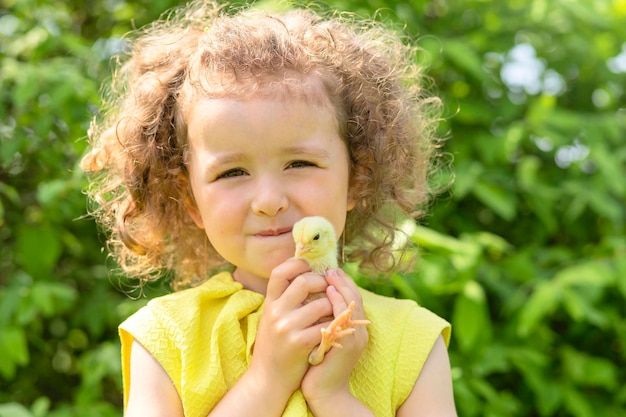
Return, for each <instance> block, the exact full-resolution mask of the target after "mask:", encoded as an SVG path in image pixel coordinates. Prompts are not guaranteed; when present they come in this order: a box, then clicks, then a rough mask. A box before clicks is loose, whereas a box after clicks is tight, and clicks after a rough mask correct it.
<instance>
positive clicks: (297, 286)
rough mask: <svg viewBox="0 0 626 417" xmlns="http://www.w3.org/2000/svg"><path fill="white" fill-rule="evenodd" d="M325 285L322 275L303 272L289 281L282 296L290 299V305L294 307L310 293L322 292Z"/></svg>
mask: <svg viewBox="0 0 626 417" xmlns="http://www.w3.org/2000/svg"><path fill="white" fill-rule="evenodd" d="M326 287H328V282H326V279H325V278H324V277H323V276H321V275H319V274H314V273H307V272H305V273H304V274H301V275H299V276H297V277H296V278H294V279H293V280H292V281H291V283H290V284H289V287H288V288H287V289H285V291H284V296H285V298H286V299H288V300H290V301H291V302H290V305H291V306H292V307H295V306H298V305H300V304H302V303H304V302H305V299H306V298H307V297H308V296H309V295H310V294H315V293H324V292H325V291H326Z"/></svg>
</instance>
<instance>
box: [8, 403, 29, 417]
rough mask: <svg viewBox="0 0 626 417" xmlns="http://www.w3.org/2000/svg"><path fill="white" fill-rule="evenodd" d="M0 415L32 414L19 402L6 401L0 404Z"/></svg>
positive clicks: (21, 416) (20, 415)
mask: <svg viewBox="0 0 626 417" xmlns="http://www.w3.org/2000/svg"><path fill="white" fill-rule="evenodd" d="M0 417H33V414H31V412H30V410H28V409H27V408H26V407H24V406H23V405H21V404H19V403H6V404H0Z"/></svg>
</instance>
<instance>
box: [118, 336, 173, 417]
mask: <svg viewBox="0 0 626 417" xmlns="http://www.w3.org/2000/svg"><path fill="white" fill-rule="evenodd" d="M124 416H125V417H184V413H183V406H182V404H181V402H180V397H179V396H178V391H176V387H175V386H174V384H173V383H172V380H171V379H170V377H169V376H168V375H167V373H166V372H165V370H164V369H163V367H162V366H161V364H160V363H159V362H157V360H156V359H155V358H154V357H153V356H152V355H151V354H150V353H149V352H148V351H147V350H146V349H145V348H144V347H143V346H142V345H141V344H139V342H137V341H133V345H132V347H131V352H130V387H129V391H128V404H127V406H126V410H125V411H124Z"/></svg>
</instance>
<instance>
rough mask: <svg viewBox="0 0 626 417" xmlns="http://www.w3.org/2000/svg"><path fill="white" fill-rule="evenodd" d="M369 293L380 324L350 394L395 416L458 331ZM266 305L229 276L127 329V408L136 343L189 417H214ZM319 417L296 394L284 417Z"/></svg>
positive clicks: (373, 328)
mask: <svg viewBox="0 0 626 417" xmlns="http://www.w3.org/2000/svg"><path fill="white" fill-rule="evenodd" d="M361 293H362V296H363V303H364V306H365V312H366V315H367V318H368V319H369V320H371V322H372V323H371V324H370V325H369V326H368V327H367V329H368V333H369V342H368V347H367V348H366V350H365V352H364V353H363V355H362V356H361V358H360V360H359V362H358V363H357V365H356V367H355V369H354V370H353V372H352V376H351V378H350V389H351V391H352V393H353V395H355V396H356V397H357V398H359V399H360V400H361V401H362V402H363V403H364V404H365V405H367V407H369V408H370V410H372V412H373V413H374V415H376V416H377V417H383V416H395V414H396V410H397V409H398V408H399V407H400V406H401V405H402V403H403V402H404V400H405V399H406V398H407V397H408V396H409V394H410V393H411V390H412V388H413V385H414V384H415V381H416V380H417V378H418V376H419V374H420V371H421V369H422V366H423V365H424V362H425V361H426V358H427V357H428V354H429V353H430V351H431V349H432V347H433V345H434V343H435V341H436V339H437V337H438V336H439V335H442V336H443V338H444V340H445V342H446V345H447V344H448V343H449V340H450V325H449V324H448V322H446V321H445V320H443V319H441V318H440V317H438V316H437V315H435V314H433V313H432V312H430V311H428V310H426V309H424V308H422V307H419V306H418V305H417V304H416V303H415V302H414V301H410V300H397V299H393V298H388V297H383V296H380V295H376V294H373V293H371V292H369V291H366V290H361ZM264 299H265V297H264V296H263V295H261V294H258V293H255V292H252V291H248V290H245V289H243V287H242V286H241V284H239V283H238V282H236V281H234V280H233V278H232V276H231V274H229V273H226V272H223V273H220V274H217V275H215V276H214V277H212V278H211V279H209V280H208V281H207V282H205V283H204V284H202V285H201V286H199V287H196V288H191V289H188V290H184V291H180V292H176V293H172V294H168V295H165V296H163V297H159V298H156V299H153V300H151V301H150V302H149V303H148V305H147V306H145V307H143V308H142V309H140V310H139V311H137V312H136V313H135V314H133V315H132V316H130V317H129V318H128V319H127V320H126V321H124V322H123V323H122V324H121V325H120V328H119V333H120V338H121V342H122V370H123V381H124V398H125V400H124V403H125V404H126V402H127V400H128V389H129V381H130V350H131V345H132V342H133V339H136V340H137V341H138V342H140V343H141V344H142V345H143V346H144V347H145V348H146V349H147V350H148V351H149V352H150V353H151V354H152V355H153V356H154V357H155V358H156V359H157V360H158V361H159V363H160V364H161V366H162V367H163V369H165V371H166V372H167V374H168V375H169V376H170V378H171V379H172V382H173V383H174V385H175V387H176V389H177V390H178V394H179V395H180V398H181V400H182V404H183V408H184V410H185V416H186V417H206V416H207V415H208V414H209V412H210V411H211V410H212V409H213V407H214V406H215V405H216V404H217V403H218V402H219V401H220V399H221V398H222V397H223V396H224V394H225V393H226V392H227V391H228V390H229V389H230V388H231V387H232V386H233V385H234V384H235V382H236V381H237V380H238V379H239V378H240V377H241V376H242V375H243V373H244V372H245V371H246V369H247V368H248V364H249V363H250V358H251V355H252V346H253V344H254V340H255V336H256V331H257V326H258V323H259V319H260V315H261V312H262V307H263V301H264ZM311 415H312V414H311V412H310V411H309V410H308V408H307V405H306V402H305V400H304V396H303V395H302V393H301V392H300V391H299V390H298V391H296V392H295V393H294V394H293V395H292V397H291V398H290V400H289V403H288V404H287V407H286V408H285V411H284V413H283V416H285V417H304V416H311Z"/></svg>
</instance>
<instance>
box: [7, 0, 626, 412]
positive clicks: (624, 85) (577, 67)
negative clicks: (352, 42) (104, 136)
mask: <svg viewBox="0 0 626 417" xmlns="http://www.w3.org/2000/svg"><path fill="white" fill-rule="evenodd" d="M175 3H176V2H175V1H173V0H152V1H148V0H132V1H123V0H108V1H104V0H94V1H90V2H82V1H78V0H65V1H61V0H48V1H41V0H3V1H2V2H0V5H1V6H2V7H1V8H0V416H1V417H14V416H15V417H22V416H24V417H26V416H34V417H44V416H49V417H52V416H54V417H57V416H58V417H70V416H84V415H88V416H95V417H97V416H107V417H108V416H116V415H120V414H121V377H120V365H119V344H118V340H117V333H116V326H117V324H118V323H119V322H120V321H122V320H123V319H124V318H125V317H127V316H128V315H129V314H131V313H132V312H133V311H135V310H136V309H137V308H139V306H141V305H143V304H144V303H145V298H141V299H138V300H132V299H130V298H129V297H127V296H126V295H125V294H123V293H122V292H121V291H119V288H120V286H122V285H123V284H124V280H123V279H122V278H120V277H116V276H113V275H111V274H110V273H109V272H108V269H109V267H110V266H111V265H110V264H109V263H108V262H107V260H106V255H105V253H104V252H103V251H102V250H101V248H102V246H103V242H102V237H101V236H99V235H98V233H97V230H96V227H95V225H94V223H93V221H92V220H90V219H87V218H84V214H85V212H86V203H85V197H84V195H83V194H82V192H81V190H82V189H83V188H84V187H85V185H86V184H85V179H84V177H83V175H82V174H81V172H80V170H79V169H78V167H77V161H78V159H79V158H80V156H81V155H82V153H83V152H84V149H85V146H86V140H85V137H86V131H87V129H88V125H89V121H90V119H91V117H92V116H93V114H95V112H96V111H97V106H98V103H99V88H100V83H101V81H102V80H105V79H106V78H107V77H108V76H109V71H110V67H109V58H110V55H111V53H113V52H114V51H116V50H118V49H119V47H120V37H121V36H122V35H123V34H124V33H125V32H127V31H128V30H129V29H130V28H132V27H139V26H142V25H144V24H146V23H148V22H150V21H151V20H153V19H154V18H156V17H157V16H158V15H159V14H160V13H161V12H163V11H164V10H166V9H167V8H169V7H171V6H173V5H175ZM327 4H328V5H330V6H331V7H333V8H337V9H340V10H348V11H354V12H357V13H364V14H371V13H372V12H373V11H375V10H380V11H379V15H380V17H381V18H382V19H383V20H389V21H394V22H399V23H401V24H404V25H405V28H406V32H407V33H408V34H409V35H411V36H412V37H414V38H415V39H416V41H417V42H418V43H419V45H421V46H422V48H424V54H422V55H421V56H420V57H418V58H417V59H421V60H423V62H424V63H426V64H428V65H429V66H430V70H429V73H430V75H431V76H432V77H433V80H434V83H435V85H436V86H437V88H438V94H439V95H440V96H441V97H442V98H443V100H444V103H445V114H444V116H445V120H444V121H443V123H442V134H444V135H445V136H447V137H448V138H449V140H448V141H447V142H446V143H445V148H444V150H445V152H446V154H445V155H446V159H445V160H444V161H442V163H443V164H444V166H445V164H449V166H450V167H451V169H448V170H442V171H441V173H440V174H439V175H438V176H436V177H435V178H433V180H434V181H436V182H438V183H440V184H449V183H452V186H451V187H450V188H449V189H448V191H446V192H444V193H442V194H441V195H440V196H439V197H438V199H437V201H436V202H435V203H434V204H433V206H432V207H431V213H430V215H429V217H428V218H427V221H426V224H423V225H420V226H416V227H411V228H410V231H411V234H412V237H413V239H414V240H415V242H416V243H418V244H419V245H420V247H421V251H422V255H421V262H420V268H419V271H417V272H415V273H414V274H405V275H397V276H394V277H393V278H392V279H391V280H389V281H386V282H373V283H369V282H366V281H364V280H362V279H359V281H360V282H362V285H366V286H368V287H370V288H372V289H374V290H376V291H378V292H380V293H384V294H390V295H394V296H398V297H409V298H414V299H416V300H418V301H419V302H420V303H422V304H423V305H425V306H427V307H429V308H431V309H432V310H434V311H436V312H437V313H439V314H440V315H442V316H443V317H446V318H449V320H451V321H452V323H453V329H454V330H453V341H452V345H451V347H450V354H451V360H452V366H453V376H454V384H455V395H456V401H457V406H458V410H459V414H460V416H576V417H588V416H589V417H590V416H618V415H624V413H626V411H625V410H626V385H625V384H624V382H625V381H626V318H625V317H626V302H625V301H626V227H625V221H626V210H625V203H624V202H625V201H626V146H624V144H625V140H624V139H625V134H626V104H625V102H626V100H625V91H624V90H625V89H626V25H625V24H624V23H625V22H626V1H624V0H560V1H558V0H502V1H494V2H490V1H486V0H433V1H426V0H413V1H398V0H387V1H380V0H329V1H327ZM453 176H454V182H452V179H453V178H452V177H453ZM163 291H164V289H163V288H162V287H157V288H150V289H147V290H146V293H147V295H148V296H154V295H157V294H160V293H162V292H163Z"/></svg>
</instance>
